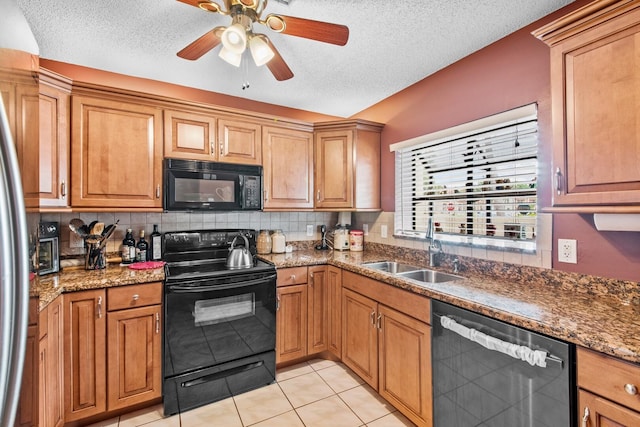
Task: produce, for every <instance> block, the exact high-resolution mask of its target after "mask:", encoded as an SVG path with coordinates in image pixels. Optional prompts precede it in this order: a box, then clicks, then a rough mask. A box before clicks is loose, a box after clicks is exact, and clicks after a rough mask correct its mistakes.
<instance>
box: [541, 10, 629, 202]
mask: <svg viewBox="0 0 640 427" xmlns="http://www.w3.org/2000/svg"><path fill="white" fill-rule="evenodd" d="M638 22H640V3H639V2H636V1H633V2H629V1H612V0H601V1H595V2H593V3H590V4H589V5H587V6H585V7H583V8H580V9H578V10H576V11H575V12H573V13H571V14H569V15H567V16H565V17H563V18H560V19H558V20H556V21H554V22H552V23H550V24H548V25H546V26H544V27H542V28H540V29H538V30H536V31H535V32H534V33H533V34H534V35H535V36H536V37H538V38H540V39H541V40H542V41H544V42H545V43H547V44H548V45H549V46H550V47H551V96H552V115H553V166H552V167H553V170H552V172H553V173H554V176H555V184H554V186H555V187H554V189H553V207H554V208H559V210H561V209H564V210H567V211H576V212H640V173H639V169H638V165H639V164H640V133H638V132H637V123H639V122H640V59H639V58H640V43H638V39H639V37H640V25H638Z"/></svg>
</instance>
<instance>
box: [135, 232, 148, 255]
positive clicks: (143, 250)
mask: <svg viewBox="0 0 640 427" xmlns="http://www.w3.org/2000/svg"><path fill="white" fill-rule="evenodd" d="M148 252H149V244H148V243H147V241H146V240H145V239H144V230H140V239H139V240H138V243H137V244H136V261H137V262H144V261H147V254H148Z"/></svg>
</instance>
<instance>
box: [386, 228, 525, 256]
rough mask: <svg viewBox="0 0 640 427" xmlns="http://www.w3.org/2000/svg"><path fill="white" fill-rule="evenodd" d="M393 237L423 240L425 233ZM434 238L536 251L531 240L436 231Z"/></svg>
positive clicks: (453, 243)
mask: <svg viewBox="0 0 640 427" xmlns="http://www.w3.org/2000/svg"><path fill="white" fill-rule="evenodd" d="M393 237H395V238H397V239H407V240H421V241H425V233H420V232H396V233H394V235H393ZM435 239H436V240H439V241H440V242H441V243H445V244H449V245H456V246H466V247H473V248H484V249H491V250H495V251H508V252H520V253H525V254H535V253H536V242H535V241H533V240H517V239H502V238H499V237H483V236H467V235H456V234H444V233H436V234H435Z"/></svg>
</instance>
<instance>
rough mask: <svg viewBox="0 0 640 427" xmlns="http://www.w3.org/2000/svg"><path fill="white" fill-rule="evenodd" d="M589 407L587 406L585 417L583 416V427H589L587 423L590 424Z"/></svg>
mask: <svg viewBox="0 0 640 427" xmlns="http://www.w3.org/2000/svg"><path fill="white" fill-rule="evenodd" d="M589 415H590V414H589V407H588V406H585V408H584V415H583V416H582V427H587V423H588V422H589Z"/></svg>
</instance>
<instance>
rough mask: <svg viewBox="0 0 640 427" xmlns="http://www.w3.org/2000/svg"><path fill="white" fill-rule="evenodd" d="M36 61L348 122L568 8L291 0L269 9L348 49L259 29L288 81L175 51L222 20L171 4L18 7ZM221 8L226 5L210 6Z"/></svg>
mask: <svg viewBox="0 0 640 427" xmlns="http://www.w3.org/2000/svg"><path fill="white" fill-rule="evenodd" d="M17 3H18V5H19V6H20V8H21V9H22V10H23V12H24V15H25V17H26V19H27V21H28V22H29V24H30V25H31V28H32V31H33V33H34V35H35V38H36V40H37V41H38V44H39V46H40V56H41V57H42V58H47V59H53V60H57V61H62V62H68V63H72V64H79V65H83V66H87V67H92V68H98V69H102V70H107V71H112V72H116V73H123V74H128V75H133V76H139V77H145V78H150V79H154V80H160V81H166V82H170V83H175V84H179V85H184V86H190V87H195V88H200V89H205V90H209V91H213V92H219V93H223V94H227V95H233V96H238V97H243V98H248V99H252V100H256V101H261V102H267V103H271V104H277V105H282V106H287V107H293V108H299V109H302V110H308V111H314V112H318V113H323V114H329V115H334V116H340V117H349V116H352V115H354V114H356V113H358V112H359V111H362V110H363V109H365V108H367V107H369V106H371V105H373V104H375V103H377V102H379V101H381V100H382V99H384V98H387V97H388V96H390V95H392V94H394V93H396V92H398V91H400V90H402V89H404V88H405V87H407V86H410V85H411V84H413V83H415V82H417V81H419V80H421V79H423V78H425V77H427V76H428V75H430V74H432V73H434V72H436V71H438V70H439V69H442V68H444V67H446V66H447V65H449V64H451V63H453V62H455V61H457V60H459V59H461V58H463V57H464V56H467V55H468V54H470V53H472V52H474V51H476V50H478V49H481V48H482V47H484V46H486V45H488V44H490V43H492V42H494V41H496V40H498V39H500V38H502V37H504V36H505V35H507V34H509V33H512V32H514V31H515V30H517V29H520V28H522V27H524V26H525V25H528V24H529V23H531V22H533V21H535V20H537V19H539V18H541V17H543V16H545V15H547V14H549V13H551V12H553V11H555V10H557V9H559V8H560V7H562V6H565V5H567V4H569V3H571V0H418V1H416V0H395V1H381V0H348V1H347V0H291V3H290V4H289V5H285V4H283V3H280V2H278V1H271V2H270V3H269V4H268V5H267V8H266V11H265V13H263V17H264V16H265V15H266V14H267V13H276V14H278V13H281V14H284V15H290V16H295V17H301V18H308V19H314V20H319V21H327V22H332V23H337V24H344V25H347V26H348V27H349V30H350V37H349V42H348V43H347V45H346V46H344V47H340V46H334V45H330V44H325V43H320V42H316V41H312V40H307V39H302V38H298V37H292V36H286V35H282V34H276V33H274V32H272V31H270V30H269V29H268V28H266V27H264V26H262V25H255V26H254V31H255V32H260V33H264V34H266V35H268V36H269V38H270V39H271V41H272V42H273V43H274V44H275V45H276V47H277V48H278V51H279V52H280V54H281V55H282V56H283V58H284V59H285V61H286V62H287V64H288V65H289V67H290V68H291V70H292V71H293V73H294V75H295V76H294V77H293V78H292V79H290V80H287V81H284V82H278V81H276V80H275V79H274V78H273V76H272V75H271V73H270V72H269V70H268V69H267V68H266V67H260V68H257V67H255V65H253V63H251V64H250V66H249V67H248V81H249V83H250V85H251V86H250V88H249V89H247V90H243V89H242V83H243V80H244V79H243V72H242V67H241V68H236V67H233V66H232V65H229V64H227V63H226V62H224V61H223V60H221V59H220V58H219V57H218V55H217V53H218V50H219V49H220V48H219V47H217V48H216V49H214V50H213V51H211V52H209V53H207V54H206V55H204V56H203V57H202V58H200V59H199V60H197V61H187V60H184V59H181V58H179V57H177V56H176V52H178V51H179V50H180V49H182V48H183V47H185V46H186V45H188V44H189V43H191V42H192V41H193V40H194V39H196V38H198V37H200V36H201V35H203V34H204V33H205V32H207V31H208V30H210V29H212V28H213V27H216V26H219V25H228V24H229V22H230V18H229V17H227V16H222V15H219V14H214V13H207V12H204V11H202V10H200V9H198V8H195V7H192V6H189V5H186V4H184V3H180V2H178V1H173V0H102V1H97V2H96V1H87V0H59V1H52V0H18V1H17ZM219 4H223V2H222V1H219Z"/></svg>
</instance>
